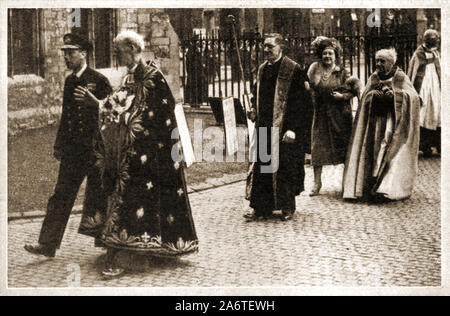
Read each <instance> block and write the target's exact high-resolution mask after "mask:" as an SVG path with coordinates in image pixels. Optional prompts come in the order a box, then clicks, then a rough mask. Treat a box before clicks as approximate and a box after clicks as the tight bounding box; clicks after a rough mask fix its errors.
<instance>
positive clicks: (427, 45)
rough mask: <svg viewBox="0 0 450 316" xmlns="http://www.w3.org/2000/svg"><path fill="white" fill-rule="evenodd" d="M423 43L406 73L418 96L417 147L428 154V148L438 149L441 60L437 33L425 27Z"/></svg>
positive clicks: (439, 149)
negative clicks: (418, 144) (418, 131)
mask: <svg viewBox="0 0 450 316" xmlns="http://www.w3.org/2000/svg"><path fill="white" fill-rule="evenodd" d="M423 37H424V43H423V44H422V45H420V46H419V47H418V48H417V50H416V51H415V53H414V55H413V57H412V58H411V61H410V64H409V69H408V76H409V78H410V79H411V82H412V83H413V85H414V88H415V89H416V91H417V93H418V94H419V95H420V97H421V99H422V107H421V109H420V150H421V151H422V152H423V155H424V156H425V157H427V156H431V154H432V151H431V147H436V149H437V151H438V152H440V151H441V63H440V60H441V58H440V53H439V51H438V49H437V46H438V41H439V33H438V32H437V31H436V30H427V31H425V34H424V36H423Z"/></svg>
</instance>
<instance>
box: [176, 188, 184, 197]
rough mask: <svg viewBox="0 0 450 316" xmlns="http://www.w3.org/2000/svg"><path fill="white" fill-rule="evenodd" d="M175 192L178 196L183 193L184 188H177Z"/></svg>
mask: <svg viewBox="0 0 450 316" xmlns="http://www.w3.org/2000/svg"><path fill="white" fill-rule="evenodd" d="M177 193H178V196H182V195H183V193H184V190H183V189H182V188H179V189H178V191H177Z"/></svg>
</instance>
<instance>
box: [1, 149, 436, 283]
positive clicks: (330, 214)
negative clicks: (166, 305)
mask: <svg viewBox="0 0 450 316" xmlns="http://www.w3.org/2000/svg"><path fill="white" fill-rule="evenodd" d="M419 167H420V173H419V176H418V181H417V184H416V187H415V192H414V195H413V197H412V198H411V199H409V200H406V201H401V202H393V203H388V204H384V205H367V204H364V203H345V202H343V201H342V200H341V199H340V198H339V190H340V180H341V176H342V167H341V166H338V167H326V168H324V175H323V182H324V187H323V189H322V191H321V192H322V194H321V195H320V196H316V197H309V196H308V194H307V193H306V192H305V193H302V195H300V196H299V197H298V198H297V212H296V214H295V216H294V219H293V220H292V221H289V222H280V221H277V220H270V221H267V222H253V223H245V222H244V220H243V218H242V215H243V214H244V213H245V212H247V211H248V210H249V209H248V203H247V202H246V201H245V200H244V199H243V193H244V188H245V183H244V182H243V181H242V182H238V183H234V184H231V185H227V186H223V187H220V188H215V189H211V190H206V191H202V192H195V193H192V194H191V195H190V199H191V204H192V210H193V216H194V219H195V224H196V228H197V233H198V237H199V240H200V250H199V252H198V253H197V254H194V255H190V256H188V257H184V258H182V259H170V260H169V259H155V258H145V257H139V256H134V257H132V258H130V256H127V255H126V254H123V255H122V256H121V262H122V264H124V265H126V266H128V267H129V268H130V272H128V273H127V274H125V275H124V276H123V277H122V278H120V279H115V280H103V279H102V278H101V277H100V276H99V272H100V271H101V269H102V265H103V262H104V254H105V251H104V250H102V249H100V248H94V247H93V240H92V239H90V238H89V237H85V236H82V235H78V234H77V228H78V223H79V221H80V216H79V215H74V216H72V218H71V220H70V222H69V225H68V227H67V230H66V234H65V236H64V241H63V244H62V246H61V249H60V251H59V252H58V253H57V255H56V257H55V258H54V259H43V258H39V257H36V256H33V255H30V254H28V253H26V252H25V250H23V245H24V244H25V243H34V242H36V240H37V237H38V234H39V230H40V226H41V222H42V218H39V219H32V220H16V221H11V222H10V223H9V230H8V285H9V287H10V288H15V287H46V288H48V287H67V286H69V284H68V283H67V279H68V277H70V273H71V271H72V270H71V269H73V267H74V266H73V264H77V265H79V267H80V278H81V280H80V285H81V286H82V287H100V286H108V287H119V286H120V287H124V286H133V287H141V286H142V287H143V286H161V287H167V286H188V287H191V286H205V287H212V286H238V287H247V286H250V287H254V286H439V285H440V284H441V264H440V261H441V236H440V231H441V222H440V215H441V212H440V185H439V183H440V159H439V158H433V159H429V160H421V161H420V164H419ZM311 187H312V170H311V168H310V167H309V168H307V172H306V189H307V191H308V190H309V189H311Z"/></svg>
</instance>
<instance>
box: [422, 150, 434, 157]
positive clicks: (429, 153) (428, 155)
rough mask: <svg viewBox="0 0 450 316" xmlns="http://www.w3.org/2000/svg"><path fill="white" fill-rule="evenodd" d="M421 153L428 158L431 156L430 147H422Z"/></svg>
mask: <svg viewBox="0 0 450 316" xmlns="http://www.w3.org/2000/svg"><path fill="white" fill-rule="evenodd" d="M422 153H423V154H422V157H423V158H430V157H432V156H433V150H432V149H431V148H424V149H422Z"/></svg>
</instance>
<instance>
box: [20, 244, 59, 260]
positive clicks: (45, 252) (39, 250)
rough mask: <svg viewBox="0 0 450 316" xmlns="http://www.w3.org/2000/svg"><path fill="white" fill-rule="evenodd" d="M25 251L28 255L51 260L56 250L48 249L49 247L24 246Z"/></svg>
mask: <svg viewBox="0 0 450 316" xmlns="http://www.w3.org/2000/svg"><path fill="white" fill-rule="evenodd" d="M24 248H25V250H26V251H28V252H29V253H32V254H33V255H42V256H46V257H49V258H53V257H54V256H55V254H56V248H54V247H50V246H43V245H37V246H32V245H25V246H24Z"/></svg>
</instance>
